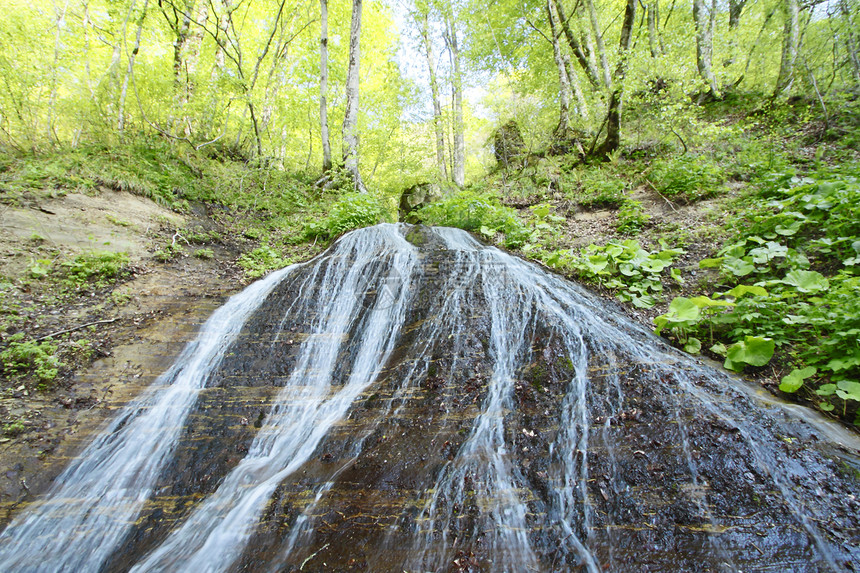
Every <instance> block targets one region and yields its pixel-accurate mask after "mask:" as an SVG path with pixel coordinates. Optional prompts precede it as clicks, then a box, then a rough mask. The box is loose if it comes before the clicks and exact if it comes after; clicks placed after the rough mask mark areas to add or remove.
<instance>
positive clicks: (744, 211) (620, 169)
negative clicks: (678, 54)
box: [420, 102, 860, 423]
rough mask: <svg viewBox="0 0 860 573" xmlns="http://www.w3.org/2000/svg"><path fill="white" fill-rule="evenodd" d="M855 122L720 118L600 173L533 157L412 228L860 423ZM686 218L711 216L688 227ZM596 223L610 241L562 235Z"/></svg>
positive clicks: (807, 108) (811, 117)
mask: <svg viewBox="0 0 860 573" xmlns="http://www.w3.org/2000/svg"><path fill="white" fill-rule="evenodd" d="M856 108H858V105H857V104H856V103H854V104H851V105H847V106H846V108H845V110H844V114H842V115H840V116H839V117H836V118H830V119H829V124H827V125H829V130H827V131H822V128H821V123H820V121H821V120H820V118H817V116H816V110H815V108H814V105H812V104H809V105H807V104H804V103H803V102H801V103H798V104H796V105H783V106H774V107H771V108H764V109H754V110H753V109H750V110H749V113H748V115H747V116H746V117H745V118H744V117H743V116H742V115H736V116H735V118H734V119H732V120H731V121H726V120H725V115H724V114H725V113H726V111H725V110H722V108H721V104H720V103H719V102H716V103H715V104H714V110H712V113H713V116H714V118H713V120H711V123H708V120H705V119H702V118H697V119H696V120H695V122H696V128H697V129H699V131H701V134H702V135H700V136H697V135H696V134H695V133H685V138H686V141H682V143H684V150H683V151H682V150H679V149H678V148H677V147H675V148H674V149H673V147H672V146H668V145H667V144H666V142H665V140H663V141H655V142H654V143H651V144H648V143H645V144H640V146H639V147H637V148H636V149H633V150H631V151H627V152H622V153H621V154H616V155H613V156H612V157H611V158H610V159H609V161H606V162H603V163H598V164H584V163H581V162H578V161H577V160H576V159H575V158H568V157H548V156H547V157H544V156H542V155H541V156H536V157H535V158H529V159H526V160H525V161H524V162H523V164H522V165H521V166H512V167H510V168H508V169H506V170H501V171H499V172H496V173H494V174H491V175H490V176H489V177H488V178H487V179H486V180H484V181H481V182H478V183H476V184H475V185H473V186H472V187H471V188H468V189H466V190H464V191H462V192H460V193H458V194H455V195H451V196H449V197H447V198H445V199H444V200H442V201H440V202H438V203H436V204H433V205H431V206H428V207H425V208H424V209H423V210H422V211H421V213H420V217H421V220H422V221H424V222H425V223H428V224H443V225H451V226H456V227H460V228H463V229H467V230H470V231H473V232H475V233H476V234H478V235H481V236H483V237H484V238H486V239H489V240H492V241H494V242H496V243H497V244H499V245H503V246H505V247H508V248H514V249H518V250H519V251H520V252H521V253H522V254H523V255H525V256H528V257H530V258H532V259H535V260H538V261H540V262H541V263H542V264H544V265H546V266H549V267H551V268H553V269H555V270H558V271H560V272H563V273H565V274H567V275H570V276H572V277H575V278H578V279H579V280H582V281H585V282H587V283H591V284H593V285H596V286H599V287H601V288H602V289H605V290H606V291H608V292H610V293H613V294H614V296H615V297H617V298H618V299H619V300H620V301H622V302H623V303H627V304H629V305H630V307H632V309H634V312H637V313H640V315H641V313H642V312H644V313H645V315H644V317H648V319H653V324H654V326H655V327H656V328H655V330H656V332H657V333H658V334H661V335H663V336H667V337H669V339H670V340H671V341H673V342H674V343H676V344H677V345H678V346H679V347H681V348H683V349H684V350H686V351H687V352H690V353H693V354H699V353H705V354H707V355H709V356H711V357H716V358H720V359H721V360H722V361H723V362H724V365H725V367H726V368H728V369H730V370H734V371H737V372H742V371H743V372H746V373H748V374H751V375H755V376H760V377H765V378H767V377H772V378H770V379H771V380H774V384H775V385H778V386H779V389H780V390H782V391H783V392H786V393H790V394H794V395H796V396H797V397H798V398H800V399H801V400H803V401H806V402H810V403H813V404H815V405H816V406H817V407H818V408H819V409H821V410H823V411H826V412H832V413H833V414H834V415H836V416H838V417H840V418H842V419H844V420H846V421H849V422H851V421H854V422H855V423H860V343H858V340H860V165H858V162H857V160H858V157H857V152H858V149H857V141H858V139H860V138H858V134H860V128H858V126H857V124H856V123H852V120H851V118H856V117H857V115H858V114H857V109H856ZM721 110H722V111H721ZM733 112H734V113H735V114H738V110H737V108H734V109H733ZM738 118H740V119H738ZM675 135H677V134H675ZM688 145H689V146H690V149H689V150H688V149H687V146H688ZM649 196H650V197H653V200H652V204H651V205H650V206H648V205H646V204H645V203H644V202H643V201H644V199H643V198H644V197H649ZM705 200H710V202H711V203H712V206H709V207H707V208H704V207H703V208H698V207H696V205H697V204H699V203H700V202H702V201H705ZM655 204H656V205H657V207H655V206H654V205H655ZM687 208H692V209H700V211H701V212H703V213H706V214H707V215H706V216H705V217H704V220H702V219H700V220H699V222H698V223H697V226H696V227H693V228H690V227H685V226H684V225H685V223H684V222H683V219H677V217H678V214H679V212H680V211H681V210H683V209H687ZM655 209H656V211H655ZM595 210H603V211H604V212H605V211H607V210H608V211H609V213H610V215H609V216H608V220H609V221H612V223H611V226H610V228H609V229H606V230H604V231H602V232H601V233H600V234H599V235H598V236H597V237H596V238H597V239H599V242H592V243H591V244H588V243H585V244H583V241H582V240H577V239H578V238H577V237H576V236H575V235H572V234H571V231H570V229H568V228H567V225H568V223H567V222H568V221H569V219H571V218H574V219H578V218H579V217H580V215H583V216H585V215H587V214H588V213H590V212H594V211H595ZM666 212H670V214H669V215H666V214H665V213H666ZM601 216H603V215H601ZM676 220H678V221H681V222H680V223H679V222H676ZM631 236H632V238H631ZM574 242H575V243H577V244H579V245H581V246H576V247H572V246H571V244H572V243H574ZM687 253H694V255H693V257H694V258H692V259H690V258H689V257H690V256H691V255H689V254H687ZM685 256H686V257H687V258H686V259H684V262H682V258H683V257H685ZM649 309H653V310H649ZM644 317H643V318H644Z"/></svg>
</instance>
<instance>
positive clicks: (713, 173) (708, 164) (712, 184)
mask: <svg viewBox="0 0 860 573" xmlns="http://www.w3.org/2000/svg"><path fill="white" fill-rule="evenodd" d="M651 178H652V179H651V181H652V183H653V184H654V187H655V188H656V189H657V191H659V192H660V193H661V194H662V195H664V196H666V197H668V198H670V199H672V198H679V199H684V200H686V201H698V200H700V199H707V198H708V197H714V196H716V195H719V194H720V192H721V191H722V187H723V183H724V182H725V179H726V175H725V172H724V171H723V170H722V169H721V168H720V166H719V165H717V164H716V163H714V162H713V161H711V160H709V159H707V158H705V157H701V156H699V157H696V156H692V155H681V156H679V157H674V158H671V159H660V160H657V161H655V162H654V164H653V166H652V168H651Z"/></svg>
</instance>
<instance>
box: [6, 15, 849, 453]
mask: <svg viewBox="0 0 860 573" xmlns="http://www.w3.org/2000/svg"><path fill="white" fill-rule="evenodd" d="M858 42H860V2H858V1H857V0H810V1H803V0H728V1H725V0H720V1H717V0H711V1H710V2H709V1H707V0H639V1H637V0H599V1H598V0H546V1H545V2H544V1H537V0H520V1H512V0H496V1H494V2H491V3H487V2H479V1H475V0H352V2H346V1H344V0H319V2H317V1H316V0H314V1H307V0H110V1H108V0H51V1H50V2H49V1H47V0H36V1H30V2H24V1H23V0H6V2H4V14H3V17H2V19H0V78H2V82H1V83H0V213H3V215H2V217H3V218H4V219H5V222H4V223H2V225H3V233H4V235H3V237H2V249H3V255H4V257H5V259H4V260H5V262H4V263H3V266H2V267H0V368H2V374H3V378H2V380H3V387H2V393H3V401H4V404H3V406H2V411H0V415H2V418H3V420H2V424H3V425H2V433H3V438H2V439H3V440H4V442H8V441H14V440H20V439H22V438H27V437H28V436H29V437H30V438H33V439H35V436H37V433H36V432H38V431H40V430H39V428H40V427H41V426H39V423H38V422H37V420H38V419H39V415H40V414H39V413H38V412H36V413H35V414H34V413H33V412H34V411H36V409H37V408H36V406H35V405H34V404H37V403H42V402H39V401H43V402H45V403H47V402H51V401H52V400H53V401H57V400H59V401H60V402H63V401H68V402H69V403H70V404H72V405H73V406H74V407H75V408H84V407H92V404H94V403H95V401H96V400H97V398H92V397H86V398H84V397H81V396H78V395H76V394H75V389H74V385H75V383H76V382H75V380H76V379H75V373H76V372H78V371H79V369H81V368H83V367H85V366H87V365H89V364H91V363H92V362H93V361H94V360H96V359H97V358H99V357H100V356H101V357H103V356H107V355H108V354H109V353H110V351H111V347H112V345H113V344H117V343H118V342H120V341H123V340H127V339H129V338H130V337H133V334H131V329H132V328H134V327H137V326H139V325H140V324H142V323H145V322H146V320H149V319H150V318H152V317H151V316H150V315H146V316H144V313H143V312H142V311H141V312H139V313H138V314H135V312H137V311H135V312H132V311H130V310H129V309H130V308H131V306H130V305H133V304H135V303H134V300H135V297H137V294H135V293H134V292H133V289H132V287H130V286H129V285H131V284H132V283H133V282H134V281H135V280H140V279H141V277H145V276H146V274H147V273H159V272H160V273H163V275H164V276H171V273H172V274H173V275H176V274H177V273H180V271H183V269H184V271H183V272H186V274H187V269H188V268H192V267H189V266H188V265H192V264H196V265H204V266H201V267H199V268H200V269H210V270H211V269H217V270H218V272H219V273H220V274H219V275H218V278H217V280H216V279H204V278H201V277H203V276H204V273H203V272H202V271H199V269H198V270H197V271H195V270H194V269H197V268H198V267H193V268H192V272H197V273H198V278H197V280H199V281H203V280H211V281H213V282H212V284H215V283H217V285H218V287H219V288H221V289H222V290H220V291H218V292H219V293H222V294H223V293H226V292H229V291H230V289H231V288H232V289H235V288H238V286H240V285H241V284H244V283H246V282H249V281H251V280H253V279H256V278H258V277H260V276H263V275H265V274H266V273H268V272H269V271H271V270H273V269H277V268H280V267H283V266H285V265H287V264H289V263H291V262H296V261H300V260H305V259H307V258H309V257H310V256H311V255H313V254H316V253H318V252H321V251H322V250H323V249H324V248H325V247H326V246H328V245H329V244H330V242H331V241H332V240H333V239H335V238H337V237H338V236H340V235H341V234H343V233H344V232H346V231H349V230H351V229H356V228H359V227H363V226H367V225H373V224H376V223H378V222H384V221H391V222H393V221H397V220H398V218H405V219H406V220H408V221H409V222H413V223H417V222H421V223H425V224H428V225H446V226H454V227H459V228H462V229H465V230H468V231H471V232H472V233H474V234H475V235H476V236H478V237H480V238H481V239H482V240H484V241H486V242H488V243H492V244H495V245H498V246H501V247H504V248H506V249H508V250H509V251H511V252H513V253H515V254H518V255H520V256H522V257H524V258H527V259H530V260H533V261H537V262H539V263H540V264H542V265H544V266H546V267H548V268H550V269H552V270H554V271H555V272H558V273H561V274H563V275H565V276H567V277H569V278H572V279H575V280H578V281H580V282H582V283H583V284H585V285H587V286H589V287H590V288H593V289H595V290H597V291H598V292H600V293H602V294H603V295H604V296H605V297H606V298H607V299H609V300H613V301H615V302H614V303H612V304H616V303H617V304H619V305H621V306H622V308H623V309H624V311H625V312H626V313H628V314H629V315H630V316H632V317H633V318H634V319H636V320H637V321H639V322H640V323H642V324H644V325H646V326H647V327H648V328H649V329H652V330H654V331H655V332H656V333H657V334H659V335H662V336H663V337H665V338H666V339H667V340H669V341H671V343H673V344H675V345H677V346H678V347H679V348H683V349H684V350H685V351H686V352H689V353H691V354H694V355H704V356H705V357H707V358H710V359H712V360H718V361H719V362H720V363H722V364H723V365H724V366H725V368H727V369H729V370H732V371H734V372H738V373H743V374H745V375H747V376H749V377H751V378H754V379H756V380H758V381H760V382H761V383H762V384H763V385H765V386H767V387H768V388H769V389H771V390H772V391H773V392H774V393H778V394H780V395H782V396H783V397H787V398H789V399H792V400H796V401H800V402H802V403H804V404H806V405H808V406H810V407H812V408H815V409H817V410H819V411H822V412H825V413H826V415H828V416H831V417H834V418H838V419H840V420H842V421H844V422H846V423H847V424H855V423H860V409H858V406H860V343H858V340H860V296H858V295H860V272H858V269H860V181H858V177H860V163H858V159H860V101H858V96H860V53H859V52H858ZM407 190H408V191H409V193H408V194H407V197H412V196H418V195H421V197H419V198H418V199H420V200H416V202H415V204H409V203H408V201H407V204H406V208H405V209H404V208H403V202H402V201H401V199H402V198H403V197H404V195H403V194H404V191H407ZM115 193H127V194H131V195H133V196H135V197H137V198H140V199H145V200H146V201H149V202H152V203H153V204H154V205H155V206H156V207H157V208H159V209H161V210H162V211H163V212H164V214H162V215H160V216H159V217H160V218H159V219H158V220H157V223H155V224H153V225H148V226H145V225H143V224H139V225H138V224H136V223H132V222H130V221H128V220H124V219H122V218H121V217H119V216H118V215H116V214H115V213H114V214H110V213H108V214H107V215H104V216H103V217H102V221H101V222H102V224H104V225H108V227H109V228H111V229H112V231H111V232H112V233H135V234H137V235H139V236H141V237H143V238H144V239H145V242H146V246H145V249H143V250H142V251H141V252H138V253H131V252H129V251H128V250H127V249H125V248H124V247H123V244H122V242H121V241H120V242H116V241H115V242H114V243H113V244H111V243H110V241H107V240H102V239H101V238H98V237H95V234H96V233H95V232H94V231H91V232H87V231H84V232H83V237H84V239H82V240H80V241H78V243H75V244H72V242H64V240H63V239H62V238H61V237H59V235H58V236H57V237H54V236H52V235H51V233H52V232H53V230H55V229H56V227H55V225H56V224H55V223H45V224H44V227H45V228H46V229H47V231H38V230H32V229H30V228H26V229H24V230H23V231H22V230H21V229H17V228H16V229H17V231H15V229H13V228H12V227H13V225H12V220H13V219H12V215H13V214H14V213H19V214H20V213H25V215H26V216H25V215H21V217H23V218H24V219H26V217H30V219H27V220H35V219H34V218H38V217H42V218H44V220H48V218H49V216H50V215H51V214H53V213H56V212H57V209H58V208H59V207H57V206H56V205H61V204H62V203H61V202H63V201H69V200H71V199H72V198H74V197H79V198H80V199H79V200H80V201H84V202H86V201H89V200H95V199H97V198H99V197H101V198H102V199H103V200H104V201H106V202H107V203H108V204H109V203H110V201H111V199H109V198H110V197H113V195H112V194H115ZM398 211H400V213H399V212H398ZM93 213H94V211H91V212H90V215H92V216H95V215H93ZM201 213H202V214H201ZM16 216H17V215H16ZM105 217H106V218H107V221H108V222H105V220H104V219H105ZM24 219H22V220H24ZM198 219H206V224H202V223H201V224H200V225H197V223H195V221H197V220H198ZM21 228H23V227H21ZM13 231H15V232H13ZM16 232H17V234H15V233H16ZM57 232H58V233H59V231H57ZM88 234H89V240H87V239H86V238H87V237H88ZM80 243H82V244H83V246H81V244H80ZM183 265H184V266H183ZM205 265H208V266H205ZM212 272H213V273H214V272H215V271H214V270H213V271H212ZM165 280H168V281H169V280H170V279H165ZM212 284H209V285H207V287H206V288H209V287H212ZM214 288H215V287H212V289H214ZM130 289H131V290H130ZM212 289H210V290H212ZM150 290H151V289H150ZM204 290H205V289H204ZM81 309H83V310H81ZM150 310H152V309H150ZM152 312H155V311H154V310H152ZM159 312H160V311H159ZM105 392H107V390H105ZM81 400H82V401H81ZM63 403H65V402H63ZM32 447H33V448H34V449H39V451H40V452H41V451H45V450H46V449H47V448H46V447H45V446H43V445H38V444H37V445H33V446H32Z"/></svg>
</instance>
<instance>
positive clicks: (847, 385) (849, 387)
mask: <svg viewBox="0 0 860 573" xmlns="http://www.w3.org/2000/svg"><path fill="white" fill-rule="evenodd" d="M836 388H837V390H836V395H837V396H839V397H840V398H842V399H843V400H854V401H855V402H860V382H852V381H850V380H840V381H839V382H837V383H836Z"/></svg>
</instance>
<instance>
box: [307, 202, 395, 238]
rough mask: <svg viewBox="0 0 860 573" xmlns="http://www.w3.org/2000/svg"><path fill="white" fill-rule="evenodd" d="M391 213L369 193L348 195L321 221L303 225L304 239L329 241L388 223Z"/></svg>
mask: <svg viewBox="0 0 860 573" xmlns="http://www.w3.org/2000/svg"><path fill="white" fill-rule="evenodd" d="M391 219H392V217H391V213H390V212H389V209H388V207H387V206H386V205H385V203H384V202H383V201H382V200H381V199H380V198H378V197H376V196H374V195H372V194H370V193H358V192H353V193H348V194H346V195H344V196H343V197H341V198H340V199H339V200H338V201H337V202H336V203H335V204H334V205H332V206H331V210H330V212H329V214H328V216H327V217H325V218H323V219H322V220H317V219H310V220H308V221H307V222H306V223H305V230H304V234H305V236H306V237H311V238H314V237H321V238H325V239H331V238H334V237H337V236H338V235H340V234H342V233H345V232H346V231H351V230H353V229H358V228H360V227H368V226H371V225H376V224H377V223H380V222H382V221H390V220H391Z"/></svg>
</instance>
